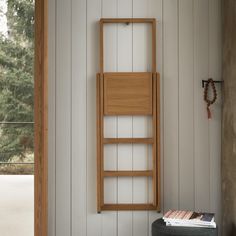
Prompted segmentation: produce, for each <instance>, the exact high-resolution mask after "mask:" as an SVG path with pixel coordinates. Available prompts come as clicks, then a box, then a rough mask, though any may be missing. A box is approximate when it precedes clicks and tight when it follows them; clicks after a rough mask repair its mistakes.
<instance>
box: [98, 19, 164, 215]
mask: <svg viewBox="0 0 236 236" xmlns="http://www.w3.org/2000/svg"><path fill="white" fill-rule="evenodd" d="M106 23H110V24H111V23H126V24H129V23H132V24H133V23H147V24H151V25H152V72H117V73H116V72H110V73H104V62H103V61H104V52H103V46H104V45H103V44H104V41H103V30H104V29H103V28H104V24H106ZM114 115H117V116H120V115H129V116H136V115H142V116H152V137H151V138H105V137H104V116H114ZM110 144H148V145H151V146H152V169H151V170H129V171H107V170H106V171H105V170H104V146H105V145H110ZM134 158H135V157H134ZM111 177H119V178H123V177H132V178H138V177H148V178H152V192H153V202H152V204H149V203H140V204H133V203H129V204H120V203H117V204H115V203H114V204H107V203H105V202H104V179H105V178H111ZM97 204H98V212H101V211H103V210H112V211H113V210H159V208H160V78H159V74H158V73H156V20H155V19H151V18H148V19H147V18H144V19H142V18H138V19H135V18H132V19H126V18H125V19H101V20H100V73H98V74H97Z"/></svg>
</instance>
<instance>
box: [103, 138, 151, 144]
mask: <svg viewBox="0 0 236 236" xmlns="http://www.w3.org/2000/svg"><path fill="white" fill-rule="evenodd" d="M153 142H154V139H153V138H104V139H103V143H104V144H114V143H117V144H118V143H146V144H152V143H153Z"/></svg>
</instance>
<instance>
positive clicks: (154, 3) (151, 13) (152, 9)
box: [148, 0, 164, 236]
mask: <svg viewBox="0 0 236 236" xmlns="http://www.w3.org/2000/svg"><path fill="white" fill-rule="evenodd" d="M162 8H163V0H148V17H154V18H156V19H157V35H156V39H157V42H156V61H157V72H159V73H160V88H161V91H160V93H161V94H160V110H161V113H160V114H161V117H159V119H160V122H161V130H160V132H161V134H160V139H161V145H160V147H161V160H160V162H161V163H160V164H161V168H160V170H161V173H160V177H161V181H160V183H161V195H160V196H161V199H160V200H161V209H163V205H164V204H163V202H164V197H163V196H164V194H163V192H164V191H163V189H164V188H163V187H164V184H163V183H164V173H163V172H164V171H163V167H164V165H163V163H164V155H163V154H164V152H163V150H164V149H163V141H164V132H163V131H164V129H163V126H164V125H163V124H164V119H163V114H164V112H163V102H164V96H163V90H164V89H163V88H164V87H163V85H164V83H163V73H162V72H163V44H162V38H163V12H162ZM151 194H152V192H151V186H149V198H151ZM160 217H161V214H157V213H156V212H153V211H150V212H149V227H148V230H149V234H148V235H149V236H151V224H152V222H153V221H154V220H156V219H157V218H160Z"/></svg>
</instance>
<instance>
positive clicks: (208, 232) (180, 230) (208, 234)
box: [152, 219, 218, 236]
mask: <svg viewBox="0 0 236 236" xmlns="http://www.w3.org/2000/svg"><path fill="white" fill-rule="evenodd" d="M217 232H218V230H217V228H215V229H213V228H200V227H179V226H166V223H165V222H164V220H163V219H158V220H156V221H154V222H153V223H152V236H190V235H191V236H217V235H218V233H217Z"/></svg>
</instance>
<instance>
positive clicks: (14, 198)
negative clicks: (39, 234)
mask: <svg viewBox="0 0 236 236" xmlns="http://www.w3.org/2000/svg"><path fill="white" fill-rule="evenodd" d="M0 235H1V236H33V235H34V176H32V175H0Z"/></svg>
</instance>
